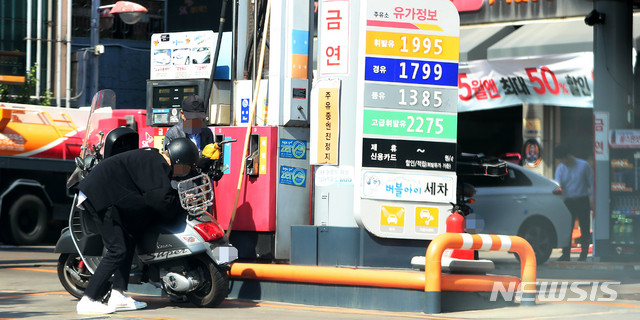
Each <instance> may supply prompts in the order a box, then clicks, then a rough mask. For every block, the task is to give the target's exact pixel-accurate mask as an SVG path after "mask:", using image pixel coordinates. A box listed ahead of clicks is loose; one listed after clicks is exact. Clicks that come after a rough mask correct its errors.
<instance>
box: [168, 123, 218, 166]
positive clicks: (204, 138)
mask: <svg viewBox="0 0 640 320" xmlns="http://www.w3.org/2000/svg"><path fill="white" fill-rule="evenodd" d="M177 138H189V136H188V135H187V134H186V133H185V132H184V128H183V122H182V121H180V123H178V124H176V125H174V126H173V127H171V128H169V130H167V133H166V134H165V135H164V141H163V142H162V147H163V148H164V149H165V150H166V149H167V145H168V144H169V142H171V140H173V139H177ZM210 143H213V132H212V131H211V129H209V128H202V130H201V131H200V161H198V168H200V169H201V170H204V171H207V170H208V169H209V167H210V166H211V163H212V162H211V160H210V159H207V158H205V157H203V156H202V149H204V147H205V146H206V145H208V144H210Z"/></svg>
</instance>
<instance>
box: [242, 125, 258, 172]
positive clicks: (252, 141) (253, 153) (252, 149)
mask: <svg viewBox="0 0 640 320" xmlns="http://www.w3.org/2000/svg"><path fill="white" fill-rule="evenodd" d="M248 155H249V156H247V160H246V161H245V165H246V168H245V174H246V175H248V176H253V177H255V176H258V174H259V172H260V135H258V134H252V135H251V136H249V152H248Z"/></svg>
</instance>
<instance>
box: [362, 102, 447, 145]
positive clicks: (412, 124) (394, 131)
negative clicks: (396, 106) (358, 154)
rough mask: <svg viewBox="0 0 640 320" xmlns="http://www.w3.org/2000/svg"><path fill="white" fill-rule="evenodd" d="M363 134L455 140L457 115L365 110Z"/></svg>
mask: <svg viewBox="0 0 640 320" xmlns="http://www.w3.org/2000/svg"><path fill="white" fill-rule="evenodd" d="M363 133H364V134H369V135H382V136H395V137H414V138H427V139H442V140H455V139H456V138H457V136H458V134H457V133H458V116H457V114H447V113H439V112H438V113H432V112H410V111H395V110H380V109H365V110H364V116H363Z"/></svg>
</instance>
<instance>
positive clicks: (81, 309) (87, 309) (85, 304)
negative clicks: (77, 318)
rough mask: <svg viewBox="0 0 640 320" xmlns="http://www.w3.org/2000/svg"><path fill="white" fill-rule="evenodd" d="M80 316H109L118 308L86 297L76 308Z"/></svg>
mask: <svg viewBox="0 0 640 320" xmlns="http://www.w3.org/2000/svg"><path fill="white" fill-rule="evenodd" d="M76 311H77V312H78V314H109V313H114V312H115V311H116V308H114V307H111V306H108V305H106V304H103V303H102V302H99V301H95V300H91V299H89V297H87V296H84V297H82V299H80V302H78V305H77V306H76Z"/></svg>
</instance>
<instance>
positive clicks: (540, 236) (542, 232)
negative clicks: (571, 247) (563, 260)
mask: <svg viewBox="0 0 640 320" xmlns="http://www.w3.org/2000/svg"><path fill="white" fill-rule="evenodd" d="M518 236H520V237H522V238H524V239H525V240H527V242H529V244H530V245H531V247H532V248H533V252H534V253H535V255H536V263H537V264H538V265H541V264H543V263H545V262H547V260H549V257H550V256H551V251H552V250H553V248H554V247H555V245H556V235H555V231H554V228H553V225H551V223H549V222H548V221H546V220H527V221H525V222H524V223H523V224H522V226H521V227H520V231H518Z"/></svg>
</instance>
